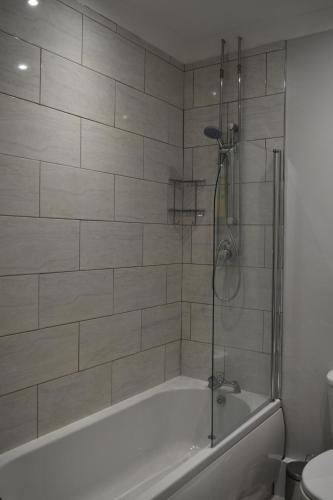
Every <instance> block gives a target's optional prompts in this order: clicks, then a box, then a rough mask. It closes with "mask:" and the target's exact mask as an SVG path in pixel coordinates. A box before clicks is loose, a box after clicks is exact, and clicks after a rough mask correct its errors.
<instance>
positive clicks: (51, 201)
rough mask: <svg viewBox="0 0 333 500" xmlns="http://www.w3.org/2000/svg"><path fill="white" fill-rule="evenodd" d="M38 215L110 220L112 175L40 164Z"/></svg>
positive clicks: (112, 203)
mask: <svg viewBox="0 0 333 500" xmlns="http://www.w3.org/2000/svg"><path fill="white" fill-rule="evenodd" d="M40 190H41V192H40V212H41V216H43V217H61V218H75V219H100V220H112V219H113V217H114V176H113V175H110V174H104V173H101V172H91V171H89V170H83V169H80V168H72V167H63V166H61V165H52V164H46V163H43V164H42V167H41V184H40Z"/></svg>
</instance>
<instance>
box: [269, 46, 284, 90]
mask: <svg viewBox="0 0 333 500" xmlns="http://www.w3.org/2000/svg"><path fill="white" fill-rule="evenodd" d="M284 90H285V51H284V50H278V51H276V52H271V53H270V54H267V94H277V93H278V92H283V91H284Z"/></svg>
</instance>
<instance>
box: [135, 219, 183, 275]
mask: <svg viewBox="0 0 333 500" xmlns="http://www.w3.org/2000/svg"><path fill="white" fill-rule="evenodd" d="M181 261H182V228H181V226H171V225H165V224H163V225H159V224H146V225H145V226H144V233H143V264H144V265H154V264H176V263H181Z"/></svg>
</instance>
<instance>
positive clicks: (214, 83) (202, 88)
mask: <svg viewBox="0 0 333 500" xmlns="http://www.w3.org/2000/svg"><path fill="white" fill-rule="evenodd" d="M225 82H226V83H227V79H225ZM219 100H220V66H219V65H217V64H216V65H214V66H206V67H204V68H199V69H196V70H195V71H194V105H195V106H208V105H210V104H218V103H219Z"/></svg>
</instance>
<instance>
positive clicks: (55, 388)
mask: <svg viewBox="0 0 333 500" xmlns="http://www.w3.org/2000/svg"><path fill="white" fill-rule="evenodd" d="M110 402H111V369H110V365H104V366H98V367H96V368H92V369H91V370H86V371H83V372H79V373H75V374H73V375H69V376H66V377H63V378H60V379H58V380H53V381H51V382H47V383H45V384H41V385H40V386H39V387H38V432H39V435H42V434H46V433H47V432H50V431H53V430H54V429H57V428H59V427H63V426H64V425H67V424H70V423H71V422H73V421H74V420H78V419H80V418H82V417H85V416H87V415H89V414H91V413H95V412H97V411H99V410H102V409H103V408H105V407H106V406H109V405H110Z"/></svg>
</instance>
